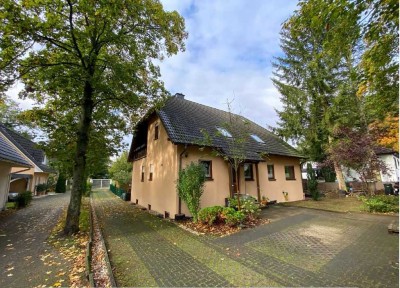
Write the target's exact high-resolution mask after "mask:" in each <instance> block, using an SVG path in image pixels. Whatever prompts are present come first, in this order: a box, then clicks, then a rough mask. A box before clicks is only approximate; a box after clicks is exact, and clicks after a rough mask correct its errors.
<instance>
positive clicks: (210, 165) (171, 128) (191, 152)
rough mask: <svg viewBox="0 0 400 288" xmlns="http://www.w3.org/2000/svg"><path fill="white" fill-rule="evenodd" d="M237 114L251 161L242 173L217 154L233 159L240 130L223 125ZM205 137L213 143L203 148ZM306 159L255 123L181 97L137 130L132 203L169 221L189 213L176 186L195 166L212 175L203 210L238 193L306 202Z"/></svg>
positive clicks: (130, 158)
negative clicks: (302, 163)
mask: <svg viewBox="0 0 400 288" xmlns="http://www.w3.org/2000/svg"><path fill="white" fill-rule="evenodd" d="M232 115H234V116H235V117H236V118H237V119H239V121H238V123H236V124H237V126H236V127H235V129H232V130H237V131H239V130H240V131H246V137H247V139H246V146H245V159H246V161H245V163H244V164H243V165H242V166H241V167H240V171H238V173H237V174H236V173H234V172H233V171H234V170H233V169H232V167H231V166H230V165H229V162H228V161H226V160H224V157H221V156H216V155H215V153H213V151H215V150H216V149H218V151H220V152H221V153H223V154H225V155H226V156H227V157H229V154H230V151H229V143H230V142H229V141H232V138H231V137H232V135H235V134H236V132H237V131H226V130H225V129H223V128H222V126H223V123H226V122H227V121H229V120H230V119H231V116H232ZM205 132H207V133H208V135H211V138H212V144H210V145H205V146H206V147H205V149H200V146H202V145H199V143H201V141H203V142H204V138H205V134H204V133H205ZM231 134H232V135H231ZM301 157H302V156H301V155H300V154H299V153H298V152H297V151H296V150H295V149H294V148H293V147H291V146H290V145H288V144H287V143H285V142H284V141H282V140H281V139H279V138H278V137H277V136H275V135H274V134H272V133H271V132H269V131H268V130H266V129H265V128H263V127H261V126H259V125H257V124H255V123H253V122H251V121H250V120H248V119H246V118H244V117H241V116H238V115H235V114H230V113H228V112H225V111H222V110H219V109H215V108H211V107H208V106H205V105H201V104H198V103H195V102H192V101H188V100H186V99H184V95H182V94H176V96H175V97H171V98H169V99H168V100H167V101H166V103H165V105H164V106H163V107H162V108H161V109H159V110H157V111H156V110H154V111H152V112H149V113H148V114H147V115H146V116H145V117H144V118H143V119H142V120H141V121H140V122H139V123H138V124H137V126H136V129H135V133H134V137H133V139H132V144H131V147H130V152H129V156H128V161H130V162H133V171H132V191H131V193H132V195H131V201H133V202H136V203H137V204H139V205H141V206H144V207H146V208H148V209H149V210H153V211H157V212H159V213H161V214H163V215H165V216H166V217H168V216H169V215H174V214H181V213H184V214H189V212H188V210H187V207H186V205H185V203H183V202H181V201H180V200H179V197H178V195H177V192H176V181H177V179H178V173H179V170H180V169H183V168H185V166H186V165H188V164H190V163H191V162H201V163H202V164H203V165H205V167H206V170H207V173H206V174H207V175H206V176H207V181H206V184H205V189H204V193H203V195H202V198H201V207H207V206H213V205H224V204H225V199H226V198H227V197H230V196H232V195H234V193H236V191H237V190H236V189H238V190H239V192H240V193H241V194H249V195H252V196H254V197H256V198H259V199H260V198H262V197H263V196H264V197H267V198H268V199H270V200H276V201H278V202H284V201H296V200H301V199H303V191H302V183H301V171H300V158H301ZM236 179H238V181H236ZM236 182H238V186H239V187H236ZM283 192H287V196H285V194H286V193H283Z"/></svg>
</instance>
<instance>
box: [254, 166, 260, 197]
mask: <svg viewBox="0 0 400 288" xmlns="http://www.w3.org/2000/svg"><path fill="white" fill-rule="evenodd" d="M255 166H256V183H257V200H258V203H261V189H260V179H259V173H258V162H257V163H256V164H255Z"/></svg>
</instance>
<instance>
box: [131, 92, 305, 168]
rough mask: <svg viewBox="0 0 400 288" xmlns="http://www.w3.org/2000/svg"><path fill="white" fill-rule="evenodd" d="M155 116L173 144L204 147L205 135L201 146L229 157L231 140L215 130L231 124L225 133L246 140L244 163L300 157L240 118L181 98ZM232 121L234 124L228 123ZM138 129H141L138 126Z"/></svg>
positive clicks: (280, 140) (278, 140)
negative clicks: (279, 157) (272, 158)
mask: <svg viewBox="0 0 400 288" xmlns="http://www.w3.org/2000/svg"><path fill="white" fill-rule="evenodd" d="M156 113H157V114H158V116H159V117H160V119H161V121H162V123H163V125H164V126H165V128H166V130H167V133H168V137H169V139H170V140H171V141H172V142H173V143H175V144H194V145H199V144H203V145H204V144H205V142H204V139H205V138H206V137H205V135H208V136H210V138H211V139H210V140H211V143H210V144H209V145H207V144H206V145H204V146H212V147H214V148H218V149H220V150H221V151H222V152H223V153H225V154H226V155H228V156H229V155H230V154H232V153H231V151H230V147H232V145H230V144H229V143H230V142H228V141H232V139H231V138H228V137H224V136H222V135H220V133H218V130H217V127H222V128H224V127H225V128H227V127H232V124H228V125H226V126H225V124H226V123H233V124H234V129H230V130H234V131H228V132H229V133H230V134H232V135H233V138H235V137H236V138H237V137H238V135H245V136H240V137H241V138H242V137H243V138H247V139H246V144H245V151H246V152H245V154H246V159H247V160H253V161H262V160H263V157H262V156H261V154H264V153H266V154H268V155H282V156H291V157H298V158H301V157H302V155H300V153H299V152H298V151H297V150H296V149H294V148H293V147H292V146H290V145H289V144H287V143H286V142H285V141H283V140H282V139H280V138H279V137H277V136H276V135H274V134H273V133H271V132H270V131H268V130H267V129H265V128H263V127H261V126H259V125H257V124H256V123H254V122H252V121H250V120H248V119H246V118H244V117H242V116H239V115H236V114H232V113H229V112H226V111H222V110H219V109H215V108H212V107H209V106H205V105H202V104H199V103H195V102H192V101H189V100H185V99H184V98H182V97H171V98H170V99H168V100H167V101H166V103H165V105H164V106H163V107H162V108H161V109H160V110H159V111H157V112H156ZM232 118H233V119H234V120H233V121H231V122H230V119H232ZM144 120H145V119H144ZM144 120H143V121H144ZM143 121H142V122H143ZM140 126H142V125H141V124H140ZM138 127H139V125H138ZM146 128H147V127H146ZM138 133H140V131H138ZM252 134H254V135H257V136H258V137H259V138H260V139H261V140H262V141H263V142H264V143H259V142H257V141H256V140H255V139H253V138H252V137H251V135H252ZM134 138H135V137H134ZM138 144H139V143H138ZM134 145H135V139H133V142H132V146H134ZM135 148H137V147H131V152H133V151H134V150H135Z"/></svg>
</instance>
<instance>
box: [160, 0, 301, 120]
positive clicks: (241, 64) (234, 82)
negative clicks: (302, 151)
mask: <svg viewBox="0 0 400 288" xmlns="http://www.w3.org/2000/svg"><path fill="white" fill-rule="evenodd" d="M163 3H164V5H165V8H166V9H167V10H177V11H178V12H179V13H180V14H181V15H182V16H184V17H185V21H186V28H187V31H188V32H189V38H188V40H187V42H186V52H184V53H181V54H179V55H176V56H173V57H171V58H168V59H165V60H164V61H163V62H162V63H161V65H160V66H161V73H162V78H163V80H164V82H165V85H166V87H167V89H168V90H170V91H171V93H176V92H181V93H183V94H185V95H186V99H189V100H193V101H195V102H199V103H202V104H206V105H210V106H212V107H216V108H220V109H224V110H226V109H227V107H226V104H225V103H226V100H227V99H230V100H232V99H233V98H234V99H235V100H234V103H233V106H234V110H235V112H239V113H240V114H242V115H243V116H245V117H247V118H249V119H251V120H253V121H255V122H257V123H258V124H260V125H262V126H264V127H265V126H267V125H271V126H274V125H275V123H276V121H277V115H276V112H275V110H274V109H275V108H277V109H280V108H281V107H282V104H281V103H280V100H279V93H278V91H277V90H276V88H275V87H274V86H273V84H272V81H271V79H270V78H271V75H272V64H271V62H272V61H273V57H274V56H277V55H279V54H280V53H281V52H280V48H279V32H280V28H281V24H282V22H283V21H284V20H286V19H287V18H288V17H289V16H290V15H291V14H292V13H293V11H294V10H295V8H296V4H297V1H295V0H290V1H272V0H269V1H264V0H257V1H254V0H253V1H243V0H242V1H239V0H237V1H213V0H205V1H168V0H165V1H163Z"/></svg>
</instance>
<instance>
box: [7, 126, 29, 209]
mask: <svg viewBox="0 0 400 288" xmlns="http://www.w3.org/2000/svg"><path fill="white" fill-rule="evenodd" d="M16 167H18V168H25V169H29V168H30V167H32V165H31V164H30V163H29V162H28V161H27V160H26V159H25V158H24V157H23V156H22V155H21V154H20V153H19V152H18V150H17V149H16V148H15V147H14V146H13V145H12V144H11V143H10V142H9V141H8V140H7V138H5V137H4V135H2V133H0V210H4V208H5V204H6V202H7V197H8V191H9V186H10V173H11V169H12V168H16Z"/></svg>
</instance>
